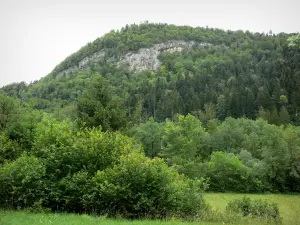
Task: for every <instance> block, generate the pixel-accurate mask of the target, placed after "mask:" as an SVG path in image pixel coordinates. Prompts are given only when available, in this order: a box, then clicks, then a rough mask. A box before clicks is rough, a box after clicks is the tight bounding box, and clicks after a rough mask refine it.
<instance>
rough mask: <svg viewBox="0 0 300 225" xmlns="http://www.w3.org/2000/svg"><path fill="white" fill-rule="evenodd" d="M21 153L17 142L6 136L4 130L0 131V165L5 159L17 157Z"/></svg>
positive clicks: (9, 159)
mask: <svg viewBox="0 0 300 225" xmlns="http://www.w3.org/2000/svg"><path fill="white" fill-rule="evenodd" d="M21 154H22V149H21V148H20V146H19V145H18V143H17V142H15V141H12V140H10V139H9V138H8V136H7V135H6V133H5V132H1V133H0V165H1V164H3V163H4V162H5V161H11V160H15V159H17V158H18V157H19V156H20V155H21Z"/></svg>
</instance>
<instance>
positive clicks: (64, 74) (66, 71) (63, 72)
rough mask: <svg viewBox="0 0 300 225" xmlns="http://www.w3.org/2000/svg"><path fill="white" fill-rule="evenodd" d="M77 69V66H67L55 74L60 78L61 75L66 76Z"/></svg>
mask: <svg viewBox="0 0 300 225" xmlns="http://www.w3.org/2000/svg"><path fill="white" fill-rule="evenodd" d="M77 70H78V66H72V67H69V68H68V69H66V70H63V71H61V72H59V73H58V74H57V75H56V78H61V77H63V76H68V75H69V74H70V73H73V72H76V71H77Z"/></svg>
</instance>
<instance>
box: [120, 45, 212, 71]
mask: <svg viewBox="0 0 300 225" xmlns="http://www.w3.org/2000/svg"><path fill="white" fill-rule="evenodd" d="M196 44H198V43H196V42H195V41H188V42H185V41H169V42H166V43H161V44H156V45H154V46H153V47H151V48H141V49H139V50H138V52H136V53H133V52H129V53H127V54H126V55H125V56H124V58H123V59H122V60H121V61H120V62H119V64H127V65H129V68H130V70H132V71H135V72H140V71H143V70H154V71H155V70H157V69H158V68H159V67H160V65H161V62H160V61H159V59H158V58H157V57H158V55H159V54H160V53H162V52H179V51H182V50H183V49H188V48H191V47H193V46H194V45H196ZM200 45H203V46H207V45H210V44H209V43H201V44H200Z"/></svg>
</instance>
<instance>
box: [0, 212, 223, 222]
mask: <svg viewBox="0 0 300 225" xmlns="http://www.w3.org/2000/svg"><path fill="white" fill-rule="evenodd" d="M206 224H207V225H217V224H220V223H209V222H207V223H206V222H205V223H194V222H193V223H189V222H181V221H178V220H171V221H158V220H156V221H153V220H135V221H129V220H117V219H106V218H105V217H94V216H88V215H76V214H62V213H32V212H25V211H0V225H206Z"/></svg>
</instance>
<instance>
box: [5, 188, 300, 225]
mask: <svg viewBox="0 0 300 225" xmlns="http://www.w3.org/2000/svg"><path fill="white" fill-rule="evenodd" d="M245 195H246V196H248V197H250V198H251V199H266V200H267V201H268V202H275V203H277V204H278V206H279V210H280V215H281V217H282V218H283V224H286V225H300V195H283V194H233V193H224V194H219V193H208V194H206V195H205V199H206V201H207V202H208V203H209V204H210V205H211V206H212V207H213V209H215V210H217V211H219V212H224V210H225V208H226V205H227V203H228V202H229V201H231V200H234V199H239V198H243V196H245ZM245 221H246V222H245V223H244V222H241V221H239V222H235V224H238V225H240V224H259V225H261V224H262V223H260V222H254V221H251V219H250V220H245ZM82 224H83V225H219V224H223V222H215V223H213V222H181V221H178V220H169V221H158V220H157V221H153V220H135V221H129V220H120V219H107V218H105V217H94V216H88V215H76V214H63V213H33V212H26V211H0V225H82Z"/></svg>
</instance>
